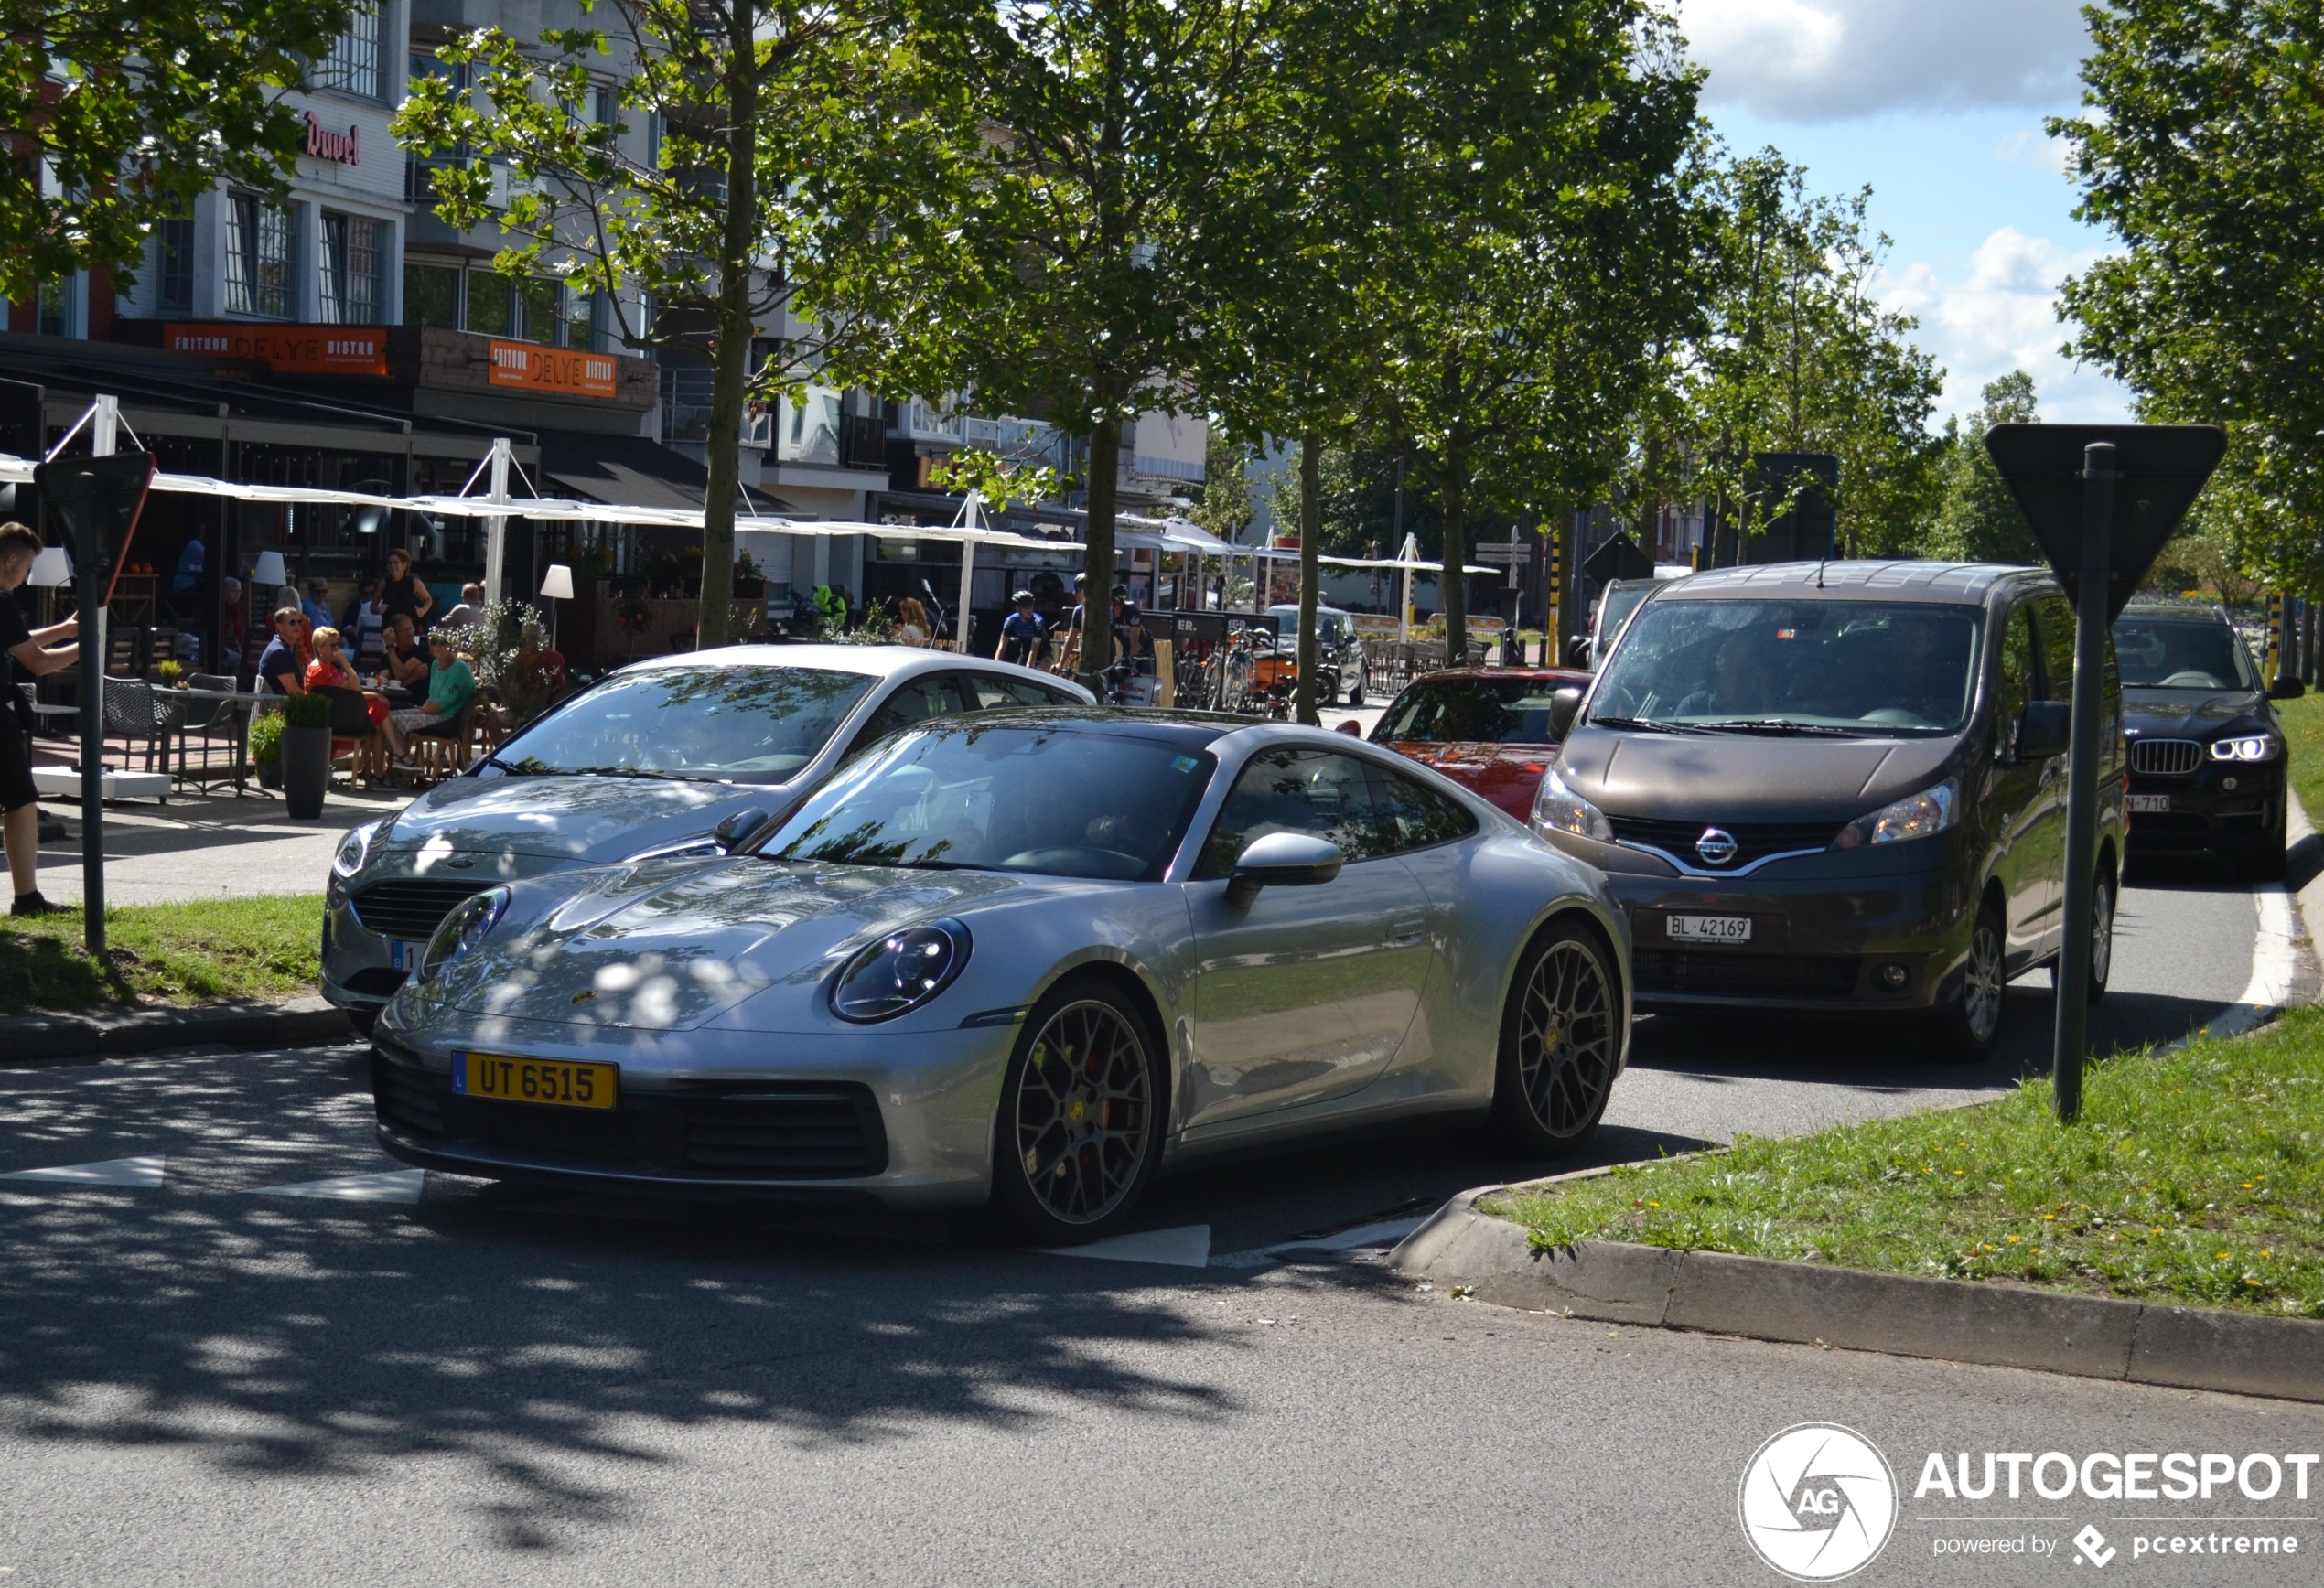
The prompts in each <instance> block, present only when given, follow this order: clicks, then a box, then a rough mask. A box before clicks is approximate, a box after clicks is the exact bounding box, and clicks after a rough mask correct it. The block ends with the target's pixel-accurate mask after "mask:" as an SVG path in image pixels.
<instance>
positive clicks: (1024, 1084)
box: [995, 986, 1160, 1240]
mask: <svg viewBox="0 0 2324 1588" xmlns="http://www.w3.org/2000/svg"><path fill="white" fill-rule="evenodd" d="M1026 1033H1027V1035H1024V1036H1022V1037H1020V1038H1019V1043H1018V1051H1017V1059H1016V1062H1015V1063H1013V1064H1012V1065H1011V1066H1010V1076H1009V1081H1008V1084H1007V1086H1006V1089H1005V1090H1004V1094H1003V1095H1004V1102H1003V1108H1002V1117H1001V1126H1002V1129H1001V1132H1000V1139H999V1140H998V1141H997V1142H995V1147H996V1148H998V1149H1000V1150H1002V1151H1003V1152H1006V1154H1007V1157H1006V1160H1005V1161H1004V1162H1003V1163H1002V1164H998V1165H996V1168H998V1169H999V1171H1000V1173H999V1174H998V1175H996V1176H995V1178H996V1180H997V1186H996V1187H995V1188H996V1190H997V1191H998V1192H999V1193H1000V1195H1001V1198H1002V1201H1003V1202H1004V1204H1005V1205H1006V1207H1008V1209H1009V1210H1010V1211H1011V1212H1012V1213H1014V1215H1015V1216H1016V1218H1017V1223H1018V1224H1019V1225H1020V1226H1021V1227H1024V1229H1025V1230H1026V1233H1028V1234H1030V1235H1031V1236H1033V1237H1034V1238H1035V1239H1045V1240H1074V1239H1081V1240H1087V1239H1095V1238H1096V1236H1097V1235H1099V1234H1100V1233H1103V1231H1104V1230H1105V1229H1107V1228H1110V1227H1111V1226H1112V1225H1114V1224H1116V1223H1118V1222H1120V1220H1121V1219H1122V1218H1124V1217H1125V1216H1126V1215H1127V1213H1128V1211H1129V1209H1130V1207H1132V1205H1133V1204H1134V1203H1135V1200H1136V1198H1137V1196H1138V1194H1139V1193H1140V1192H1141V1191H1143V1190H1144V1189H1145V1186H1146V1180H1147V1179H1148V1178H1149V1177H1150V1175H1151V1174H1152V1171H1153V1167H1154V1163H1155V1160H1156V1158H1157V1154H1158V1149H1159V1145H1160V1131H1159V1124H1160V1121H1159V1119H1158V1109H1157V1102H1158V1099H1157V1090H1158V1089H1157V1084H1156V1079H1155V1075H1156V1068H1157V1066H1156V1054H1155V1052H1154V1046H1153V1043H1152V1041H1151V1040H1150V1038H1149V1036H1148V1034H1147V1032H1146V1023H1145V1022H1144V1021H1143V1020H1141V1019H1140V1018H1139V1017H1138V1016H1137V1014H1135V1012H1134V1011H1132V1010H1131V1009H1129V1008H1127V1007H1125V1006H1124V1002H1123V1000H1122V999H1121V998H1120V997H1119V996H1118V995H1117V994H1116V993H1114V991H1113V990H1112V989H1111V988H1106V987H1098V986H1091V987H1087V988H1084V989H1083V990H1081V992H1080V994H1079V995H1078V996H1074V995H1069V996H1066V997H1064V998H1060V999H1057V1000H1055V1001H1054V1002H1049V1001H1045V1002H1044V1003H1043V1005H1042V1006H1041V1007H1040V1008H1038V1009H1037V1010H1035V1011H1034V1014H1033V1016H1032V1018H1031V1019H1029V1020H1028V1021H1027V1022H1026Z"/></svg>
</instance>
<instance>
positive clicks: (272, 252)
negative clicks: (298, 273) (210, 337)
mask: <svg viewBox="0 0 2324 1588" xmlns="http://www.w3.org/2000/svg"><path fill="white" fill-rule="evenodd" d="M228 214H229V218H230V220H231V225H230V226H229V227H228V229H227V233H226V312H227V313H229V314H236V315H271V316H273V317H275V318H277V319H287V318H289V317H290V316H291V313H292V310H293V306H294V305H293V297H292V293H291V279H292V278H291V218H290V211H289V210H288V209H285V208H284V207H283V206H282V205H279V204H272V203H269V202H267V201H266V200H265V199H261V198H259V197H257V196H256V195H254V194H250V193H237V194H235V195H234V196H233V199H232V203H231V208H230V209H229V211H228Z"/></svg>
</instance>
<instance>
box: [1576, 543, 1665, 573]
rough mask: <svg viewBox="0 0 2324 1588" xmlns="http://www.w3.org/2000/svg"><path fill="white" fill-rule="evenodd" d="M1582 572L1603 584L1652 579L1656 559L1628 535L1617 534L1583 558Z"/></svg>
mask: <svg viewBox="0 0 2324 1588" xmlns="http://www.w3.org/2000/svg"><path fill="white" fill-rule="evenodd" d="M1582 572H1583V573H1585V574H1588V575H1589V576H1590V577H1591V578H1593V579H1595V580H1597V581H1598V583H1599V584H1601V585H1609V584H1611V583H1613V582H1614V581H1615V580H1617V579H1652V577H1654V559H1653V558H1652V557H1650V556H1648V555H1647V554H1646V553H1643V552H1641V551H1640V550H1639V549H1638V542H1636V541H1633V540H1631V539H1630V537H1629V536H1628V535H1616V536H1615V537H1614V538H1613V539H1612V540H1610V541H1609V542H1606V543H1605V544H1604V545H1602V546H1600V547H1598V550H1596V551H1595V552H1592V553H1590V554H1589V555H1588V556H1587V557H1585V558H1583V559H1582Z"/></svg>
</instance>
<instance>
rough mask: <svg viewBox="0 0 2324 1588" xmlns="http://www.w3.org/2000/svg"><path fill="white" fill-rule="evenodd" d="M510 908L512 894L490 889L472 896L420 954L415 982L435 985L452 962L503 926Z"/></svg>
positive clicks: (440, 925) (442, 924)
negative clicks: (435, 981)
mask: <svg viewBox="0 0 2324 1588" xmlns="http://www.w3.org/2000/svg"><path fill="white" fill-rule="evenodd" d="M508 907H509V890H508V889H507V888H505V887H489V888H486V889H485V890H484V891H483V892H482V893H480V894H475V895H471V896H469V897H468V898H464V899H462V900H461V901H460V902H459V903H458V904H457V905H455V906H453V907H452V913H451V914H450V915H448V916H446V917H444V919H443V920H442V921H441V922H439V923H438V924H437V926H436V935H435V936H434V937H432V938H430V939H428V940H427V947H426V948H425V950H422V951H421V954H420V968H419V971H418V972H417V973H416V974H415V975H414V978H413V979H414V981H419V982H428V981H433V980H434V979H435V978H436V975H437V974H438V973H439V972H441V971H443V969H444V968H445V967H446V966H447V965H449V964H450V963H451V962H452V961H453V960H457V959H458V958H459V957H460V956H461V955H462V954H465V953H467V952H468V950H470V949H473V948H475V947H476V946H477V945H478V944H479V943H480V942H482V941H483V940H484V939H485V937H486V935H487V934H489V933H490V931H491V930H492V928H494V927H496V926H499V925H500V917H501V916H502V914H504V913H505V912H506V911H507V909H508Z"/></svg>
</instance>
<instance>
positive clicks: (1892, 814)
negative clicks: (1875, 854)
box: [1832, 782, 1961, 849]
mask: <svg viewBox="0 0 2324 1588" xmlns="http://www.w3.org/2000/svg"><path fill="white" fill-rule="evenodd" d="M1960 820H1961V794H1960V791H1959V790H1958V789H1955V788H1953V785H1952V784H1951V783H1950V782H1945V783H1940V784H1938V785H1937V786H1936V787H1935V788H1933V789H1922V790H1921V792H1920V793H1918V794H1915V795H1913V796H1911V797H1910V798H1909V799H1899V800H1898V801H1897V802H1896V803H1895V804H1893V805H1883V806H1881V807H1880V809H1879V810H1875V811H1873V812H1872V813H1871V814H1870V815H1868V816H1859V817H1857V818H1856V820H1855V821H1851V822H1849V823H1848V824H1847V825H1846V826H1845V827H1843V828H1842V829H1840V835H1839V836H1838V837H1837V838H1834V840H1833V841H1832V847H1833V848H1834V849H1856V848H1859V847H1861V846H1863V845H1864V844H1867V843H1901V842H1904V841H1905V840H1906V839H1908V838H1933V837H1935V836H1936V835H1937V834H1938V833H1940V832H1943V831H1944V830H1945V829H1946V828H1948V827H1951V826H1953V824H1954V823H1955V822H1957V821H1960Z"/></svg>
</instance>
